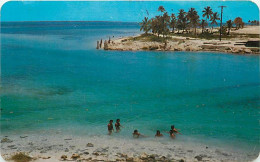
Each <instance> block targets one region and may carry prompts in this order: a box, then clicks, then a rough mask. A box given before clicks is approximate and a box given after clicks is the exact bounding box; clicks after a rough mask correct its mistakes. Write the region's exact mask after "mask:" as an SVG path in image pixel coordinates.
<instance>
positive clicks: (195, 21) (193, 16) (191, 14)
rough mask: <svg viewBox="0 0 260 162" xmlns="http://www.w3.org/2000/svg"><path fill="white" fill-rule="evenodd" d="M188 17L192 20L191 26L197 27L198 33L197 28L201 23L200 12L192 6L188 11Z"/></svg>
mask: <svg viewBox="0 0 260 162" xmlns="http://www.w3.org/2000/svg"><path fill="white" fill-rule="evenodd" d="M187 18H188V19H189V21H190V26H191V27H193V28H195V35H196V29H197V26H198V24H199V15H198V12H197V11H196V10H195V8H190V10H189V11H188V13H187Z"/></svg>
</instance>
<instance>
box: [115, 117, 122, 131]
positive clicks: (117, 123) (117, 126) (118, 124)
mask: <svg viewBox="0 0 260 162" xmlns="http://www.w3.org/2000/svg"><path fill="white" fill-rule="evenodd" d="M115 127H116V132H119V131H120V128H121V127H123V126H122V125H121V124H120V119H116V123H115Z"/></svg>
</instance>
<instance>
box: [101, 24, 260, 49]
mask: <svg viewBox="0 0 260 162" xmlns="http://www.w3.org/2000/svg"><path fill="white" fill-rule="evenodd" d="M214 30H216V29H214ZM198 32H200V31H198ZM232 34H233V35H234V34H236V36H235V37H230V38H222V41H219V40H218V39H211V40H206V39H200V38H192V37H185V36H181V35H180V36H170V39H167V43H162V42H158V41H150V40H149V41H147V38H146V37H143V36H141V35H138V36H135V37H123V38H119V39H115V40H113V41H110V43H107V45H106V46H104V49H105V50H122V51H142V50H155V51H195V52H196V51H211V52H221V53H234V54H260V51H259V47H247V46H245V44H246V43H247V42H248V41H260V38H259V37H251V35H250V34H253V35H259V34H260V27H259V26H246V27H245V28H243V29H239V30H234V29H233V30H232V31H231V35H232ZM161 37H162V35H161Z"/></svg>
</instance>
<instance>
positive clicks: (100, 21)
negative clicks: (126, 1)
mask: <svg viewBox="0 0 260 162" xmlns="http://www.w3.org/2000/svg"><path fill="white" fill-rule="evenodd" d="M0 22H1V23H2V22H118V23H139V22H134V21H104V20H101V21H99V20H97V21H88V20H40V21H37V20H35V21H0Z"/></svg>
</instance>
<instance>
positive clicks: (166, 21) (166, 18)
mask: <svg viewBox="0 0 260 162" xmlns="http://www.w3.org/2000/svg"><path fill="white" fill-rule="evenodd" d="M170 20H171V18H170V16H169V15H168V13H167V12H164V14H163V16H162V24H161V25H162V26H161V28H162V33H163V37H164V36H165V35H167V34H168V33H169V31H170V30H169V28H168V26H169V25H170Z"/></svg>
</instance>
